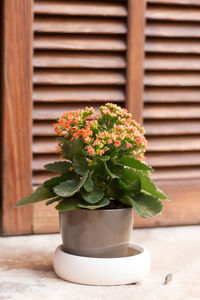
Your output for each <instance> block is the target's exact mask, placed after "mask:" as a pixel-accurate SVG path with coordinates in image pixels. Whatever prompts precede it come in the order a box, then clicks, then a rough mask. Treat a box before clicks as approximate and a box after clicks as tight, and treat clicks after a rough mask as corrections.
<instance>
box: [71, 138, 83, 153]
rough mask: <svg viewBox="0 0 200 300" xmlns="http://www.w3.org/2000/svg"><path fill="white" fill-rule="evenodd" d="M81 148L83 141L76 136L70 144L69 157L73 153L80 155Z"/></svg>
mask: <svg viewBox="0 0 200 300" xmlns="http://www.w3.org/2000/svg"><path fill="white" fill-rule="evenodd" d="M83 148H84V143H83V141H82V139H81V138H78V139H77V140H75V141H74V142H73V143H72V145H71V148H70V150H69V157H73V156H74V155H79V154H80V155H81V153H82V149H83Z"/></svg>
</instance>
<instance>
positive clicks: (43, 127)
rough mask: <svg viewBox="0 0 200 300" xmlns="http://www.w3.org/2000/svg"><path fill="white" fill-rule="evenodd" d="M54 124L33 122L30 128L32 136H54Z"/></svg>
mask: <svg viewBox="0 0 200 300" xmlns="http://www.w3.org/2000/svg"><path fill="white" fill-rule="evenodd" d="M53 123H54V122H50V121H48V122H35V123H34V124H33V126H32V134H33V136H55V135H56V133H55V131H54V129H53Z"/></svg>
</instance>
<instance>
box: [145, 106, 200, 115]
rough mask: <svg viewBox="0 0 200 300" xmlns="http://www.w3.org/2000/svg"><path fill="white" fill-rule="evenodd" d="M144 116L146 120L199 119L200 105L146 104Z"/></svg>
mask: <svg viewBox="0 0 200 300" xmlns="http://www.w3.org/2000/svg"><path fill="white" fill-rule="evenodd" d="M143 115H144V118H145V119H171V118H173V119H192V118H194V119H199V116H200V105H195V104H193V105H192V104H190V105H189V104H188V105H186V104H183V105H181V104H179V105H178V104H177V105H170V104H162V105H156V104H149V105H148V104H146V105H145V108H144V113H143Z"/></svg>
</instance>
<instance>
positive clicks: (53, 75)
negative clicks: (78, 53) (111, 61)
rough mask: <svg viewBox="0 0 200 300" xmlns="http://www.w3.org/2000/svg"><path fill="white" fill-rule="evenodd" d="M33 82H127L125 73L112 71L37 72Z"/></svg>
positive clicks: (71, 83)
mask: <svg viewBox="0 0 200 300" xmlns="http://www.w3.org/2000/svg"><path fill="white" fill-rule="evenodd" d="M33 82H34V83H37V84H50V85H55V84H59V85H65V84H69V85H77V84H83V85H87V84H91V85H102V84H104V85H111V84H116V85H124V84H125V82H126V79H125V74H124V72H120V71H110V70H108V71H107V70H105V71H101V70H98V71H96V70H94V71H90V70H67V69H66V70H52V69H49V70H35V72H34V76H33Z"/></svg>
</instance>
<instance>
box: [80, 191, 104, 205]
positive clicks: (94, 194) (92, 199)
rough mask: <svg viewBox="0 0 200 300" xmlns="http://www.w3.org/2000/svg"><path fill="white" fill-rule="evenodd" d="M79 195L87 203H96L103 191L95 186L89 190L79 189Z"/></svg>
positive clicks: (101, 196)
mask: <svg viewBox="0 0 200 300" xmlns="http://www.w3.org/2000/svg"><path fill="white" fill-rule="evenodd" d="M81 196H82V197H83V199H84V200H85V201H86V202H88V203H97V202H99V201H100V200H101V199H102V198H103V196H104V192H103V190H102V189H101V188H99V187H95V188H94V189H93V190H92V191H91V192H89V193H88V192H86V191H85V190H83V191H81Z"/></svg>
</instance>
